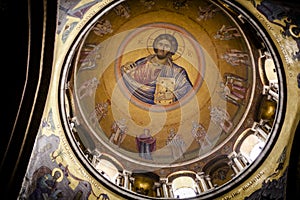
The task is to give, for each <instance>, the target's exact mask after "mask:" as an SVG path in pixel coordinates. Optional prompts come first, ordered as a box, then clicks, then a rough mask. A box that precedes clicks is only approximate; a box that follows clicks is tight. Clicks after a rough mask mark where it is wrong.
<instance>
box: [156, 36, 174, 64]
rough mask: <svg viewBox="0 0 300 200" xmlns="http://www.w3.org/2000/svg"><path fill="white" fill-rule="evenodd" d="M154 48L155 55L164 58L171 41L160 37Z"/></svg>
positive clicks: (169, 48)
mask: <svg viewBox="0 0 300 200" xmlns="http://www.w3.org/2000/svg"><path fill="white" fill-rule="evenodd" d="M156 48H157V57H158V58H160V59H163V58H166V56H167V55H168V53H169V52H170V50H171V43H170V42H169V41H168V40H166V39H162V40H160V41H158V42H157V44H156Z"/></svg>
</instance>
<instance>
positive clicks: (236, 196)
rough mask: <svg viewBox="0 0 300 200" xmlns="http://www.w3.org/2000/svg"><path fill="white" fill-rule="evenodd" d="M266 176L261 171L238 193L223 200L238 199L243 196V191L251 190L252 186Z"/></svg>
mask: <svg viewBox="0 0 300 200" xmlns="http://www.w3.org/2000/svg"><path fill="white" fill-rule="evenodd" d="M264 174H265V172H263V171H261V172H259V173H258V174H257V175H256V176H255V177H254V178H253V179H251V180H250V181H249V182H248V183H246V184H245V185H243V186H242V187H241V188H239V189H238V190H237V191H235V192H233V193H231V194H230V195H228V196H225V197H223V198H222V200H230V199H238V198H239V195H240V194H241V192H242V191H246V190H248V189H249V188H251V186H252V185H253V184H255V183H257V182H258V181H259V180H260V179H261V178H262V176H263V175H264Z"/></svg>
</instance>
